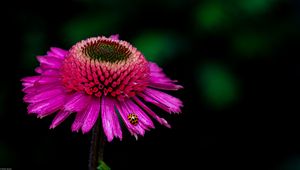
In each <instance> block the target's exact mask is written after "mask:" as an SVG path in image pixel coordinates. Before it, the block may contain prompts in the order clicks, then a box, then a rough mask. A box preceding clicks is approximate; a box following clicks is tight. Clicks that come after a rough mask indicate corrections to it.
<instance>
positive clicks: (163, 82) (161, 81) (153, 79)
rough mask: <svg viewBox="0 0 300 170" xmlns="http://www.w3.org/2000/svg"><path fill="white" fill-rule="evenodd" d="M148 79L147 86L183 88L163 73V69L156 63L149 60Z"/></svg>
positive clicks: (167, 88) (166, 88)
mask: <svg viewBox="0 0 300 170" xmlns="http://www.w3.org/2000/svg"><path fill="white" fill-rule="evenodd" d="M149 68H150V79H149V86H150V87H153V88H157V89H162V90H178V89H181V88H183V87H182V86H180V85H177V84H174V82H176V81H175V80H171V79H170V78H168V77H167V76H166V75H165V74H164V73H163V70H162V69H161V68H160V67H159V66H158V65H157V64H156V63H152V62H149Z"/></svg>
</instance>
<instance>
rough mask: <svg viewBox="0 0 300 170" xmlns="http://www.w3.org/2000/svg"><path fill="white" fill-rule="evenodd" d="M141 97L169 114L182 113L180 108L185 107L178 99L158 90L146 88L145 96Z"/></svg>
mask: <svg viewBox="0 0 300 170" xmlns="http://www.w3.org/2000/svg"><path fill="white" fill-rule="evenodd" d="M139 95H140V96H141V97H142V98H143V99H144V100H145V101H147V102H150V103H153V104H154V105H156V106H158V107H160V108H162V109H163V110H165V111H167V112H169V113H172V112H174V113H180V112H181V110H180V107H182V106H183V104H182V102H181V101H180V100H179V99H178V98H176V97H173V96H171V95H168V94H166V93H164V92H161V91H158V90H154V89H150V88H146V89H145V90H144V92H143V94H139Z"/></svg>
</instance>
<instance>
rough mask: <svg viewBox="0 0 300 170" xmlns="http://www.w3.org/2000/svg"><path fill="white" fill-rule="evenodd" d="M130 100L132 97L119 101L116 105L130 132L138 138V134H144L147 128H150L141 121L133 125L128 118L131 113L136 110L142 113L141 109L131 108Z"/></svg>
mask: <svg viewBox="0 0 300 170" xmlns="http://www.w3.org/2000/svg"><path fill="white" fill-rule="evenodd" d="M129 100H130V99H128V100H124V101H118V102H117V104H116V107H117V109H118V111H119V113H120V115H121V117H122V119H123V121H124V123H125V125H126V127H127V128H128V130H129V132H130V133H131V134H132V135H134V136H135V137H136V138H137V135H142V136H144V134H145V129H148V128H146V127H145V126H143V124H141V123H139V124H137V125H132V124H131V123H130V122H129V120H128V115H129V114H131V113H135V112H137V113H140V112H139V110H135V109H132V108H131V106H130V103H128V101H129ZM143 122H145V121H144V120H143Z"/></svg>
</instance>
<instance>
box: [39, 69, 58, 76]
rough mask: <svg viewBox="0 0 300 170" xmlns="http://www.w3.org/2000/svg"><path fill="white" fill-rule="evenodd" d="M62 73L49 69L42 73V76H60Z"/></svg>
mask: <svg viewBox="0 0 300 170" xmlns="http://www.w3.org/2000/svg"><path fill="white" fill-rule="evenodd" d="M60 74H61V73H60V71H58V70H56V69H55V70H54V69H47V70H44V71H43V72H42V75H45V76H60Z"/></svg>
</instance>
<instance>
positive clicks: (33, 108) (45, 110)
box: [28, 95, 66, 118]
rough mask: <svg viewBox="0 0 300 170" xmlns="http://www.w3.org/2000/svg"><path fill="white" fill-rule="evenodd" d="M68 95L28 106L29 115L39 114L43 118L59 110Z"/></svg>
mask: <svg viewBox="0 0 300 170" xmlns="http://www.w3.org/2000/svg"><path fill="white" fill-rule="evenodd" d="M65 98H66V95H60V96H56V97H55V99H52V98H51V99H48V100H44V101H41V102H38V103H32V104H30V105H29V106H28V112H29V113H36V114H38V117H39V118H43V117H45V116H47V115H50V114H52V113H54V112H56V111H57V110H59V109H60V108H61V107H62V106H63V104H64V100H65Z"/></svg>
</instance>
